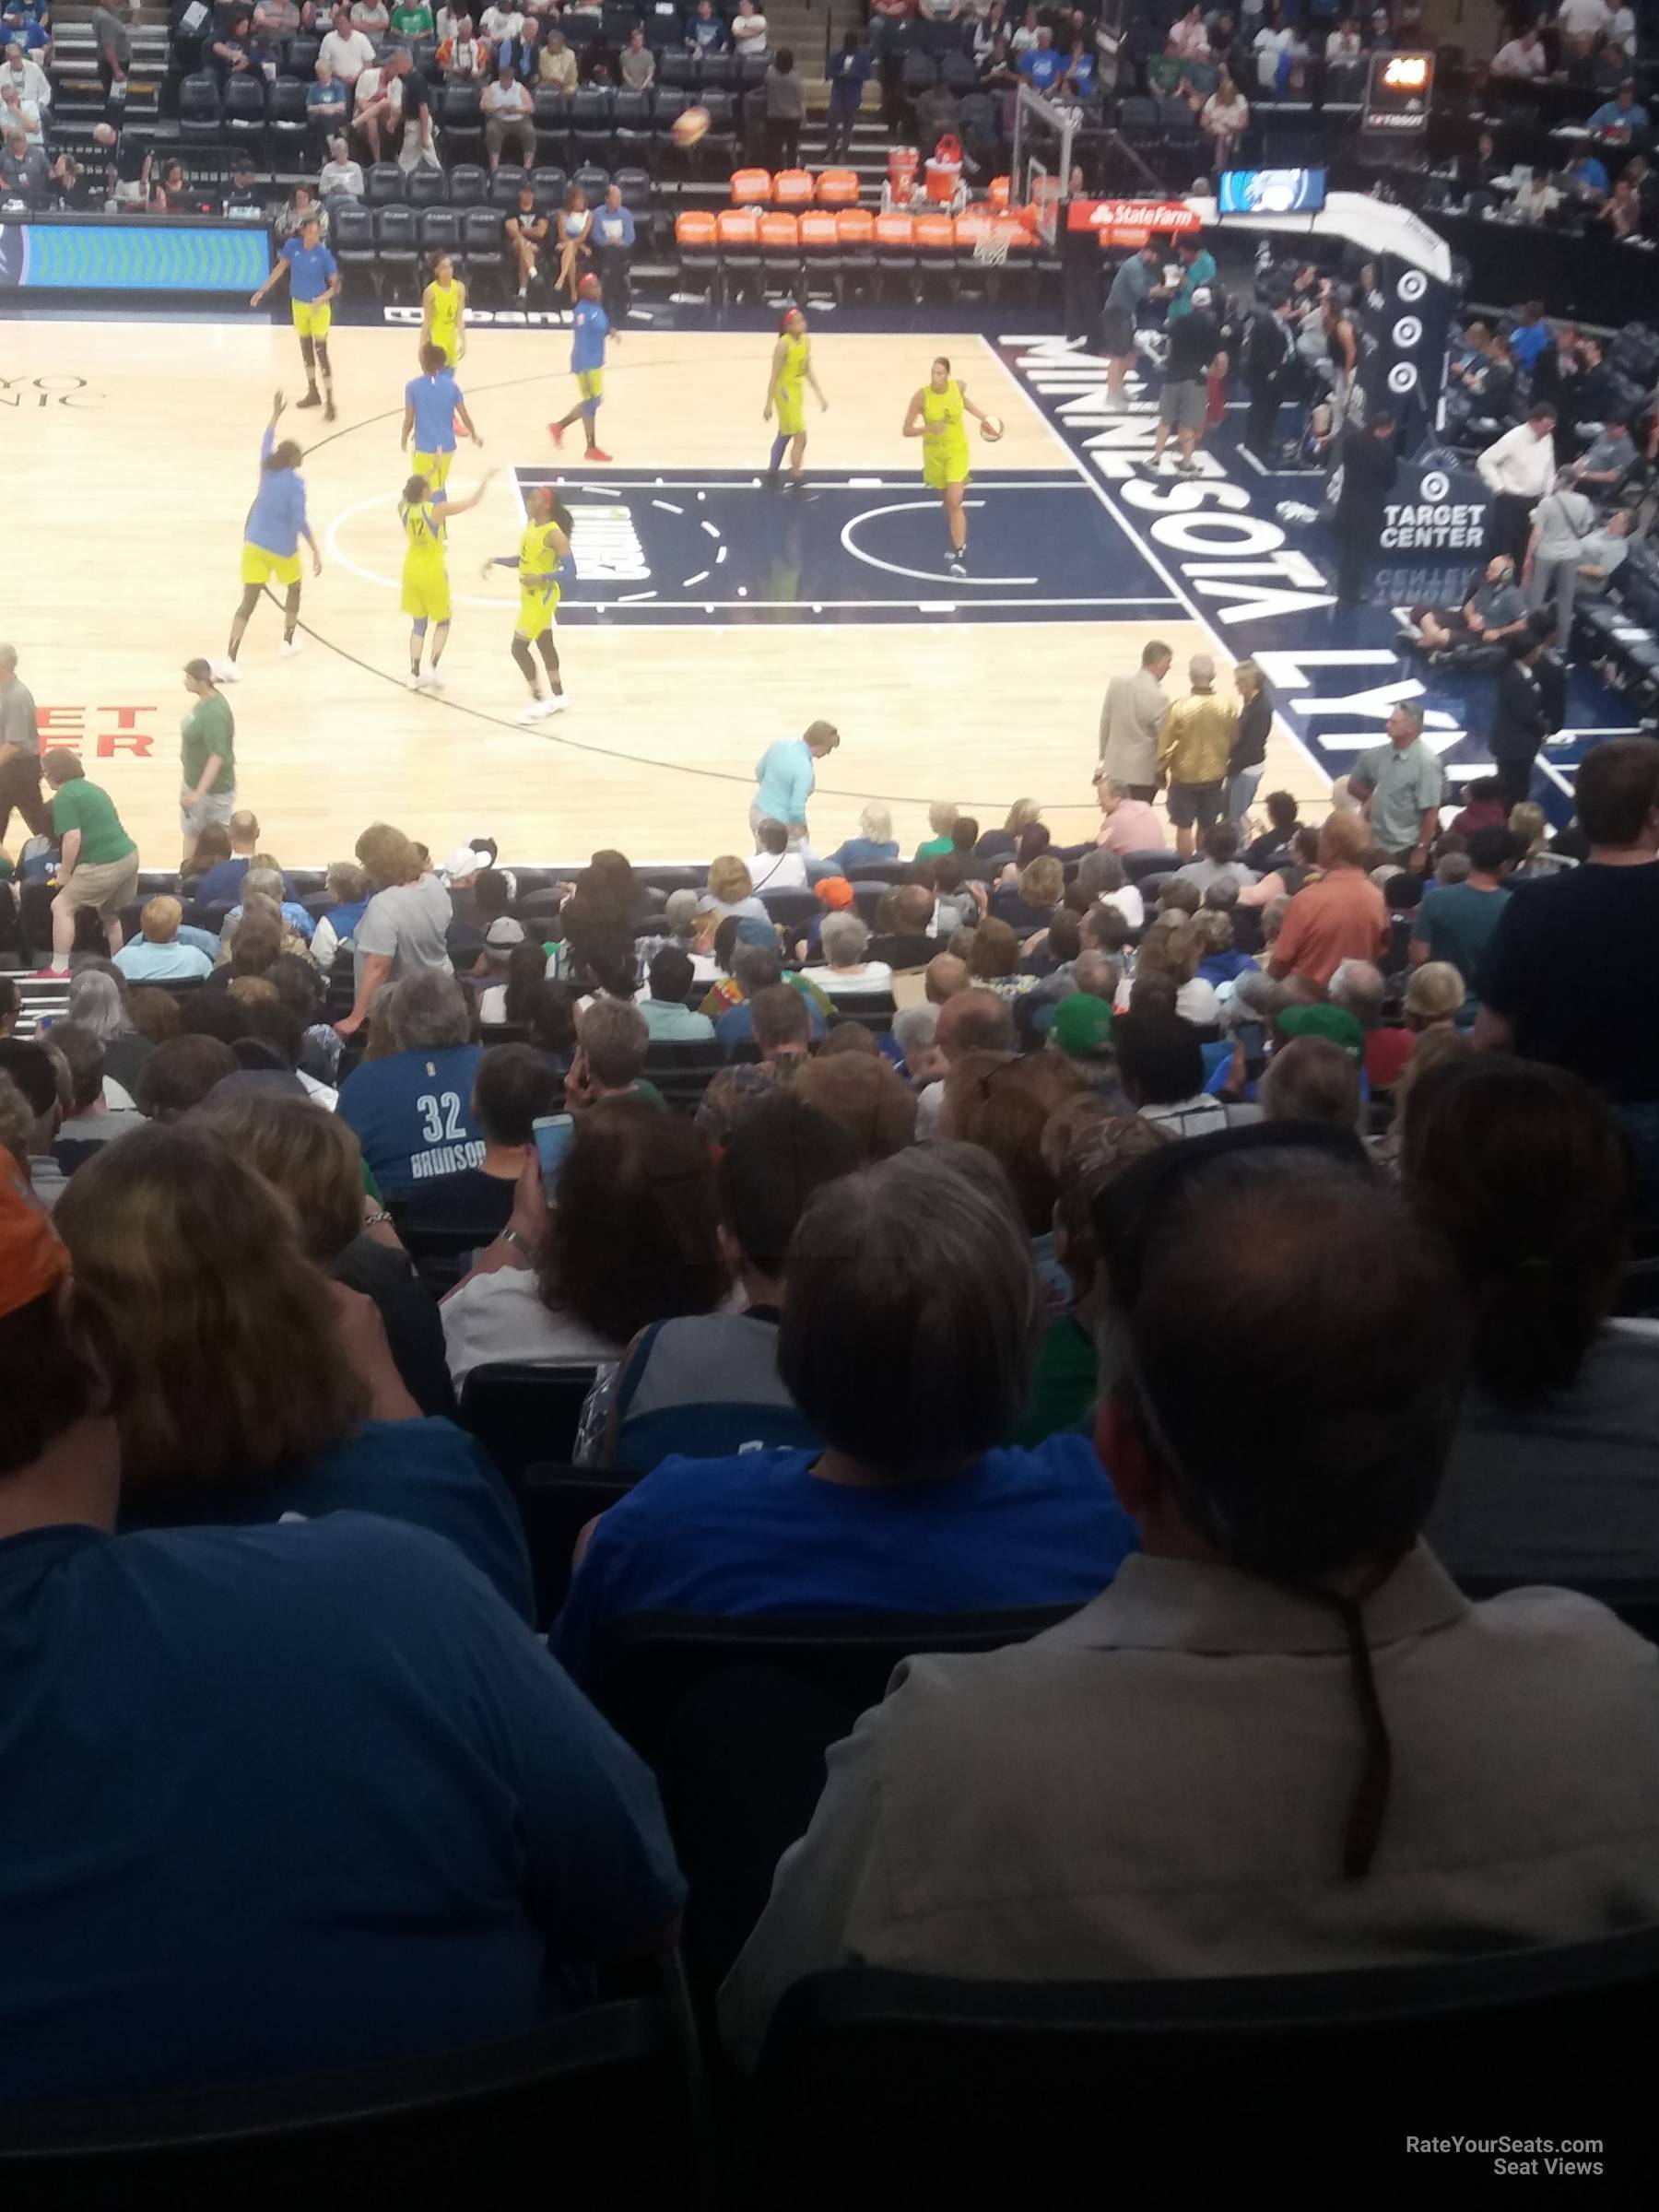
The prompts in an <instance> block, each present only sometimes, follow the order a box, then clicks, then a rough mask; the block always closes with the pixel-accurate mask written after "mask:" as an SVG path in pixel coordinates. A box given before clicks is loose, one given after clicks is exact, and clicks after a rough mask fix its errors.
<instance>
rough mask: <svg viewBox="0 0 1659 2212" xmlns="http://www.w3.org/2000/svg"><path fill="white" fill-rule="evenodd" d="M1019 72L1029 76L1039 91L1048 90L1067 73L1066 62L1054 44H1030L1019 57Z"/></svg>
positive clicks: (1021, 74)
mask: <svg viewBox="0 0 1659 2212" xmlns="http://www.w3.org/2000/svg"><path fill="white" fill-rule="evenodd" d="M1019 74H1020V76H1029V77H1030V80H1031V82H1032V84H1033V85H1035V86H1036V88H1037V89H1038V91H1039V92H1047V91H1048V90H1049V89H1050V88H1052V87H1053V86H1054V85H1057V84H1058V83H1059V82H1060V79H1061V78H1062V77H1063V76H1065V60H1064V59H1063V57H1062V56H1061V55H1059V54H1057V53H1055V52H1054V50H1053V47H1052V46H1028V47H1027V48H1026V50H1025V52H1024V53H1022V54H1021V55H1020V57H1019Z"/></svg>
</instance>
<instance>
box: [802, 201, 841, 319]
mask: <svg viewBox="0 0 1659 2212" xmlns="http://www.w3.org/2000/svg"><path fill="white" fill-rule="evenodd" d="M800 226H801V264H802V273H803V275H804V276H805V277H806V283H807V286H808V288H810V287H811V284H812V282H813V279H814V278H815V277H816V278H817V279H818V282H819V283H820V284H831V285H833V286H834V287H835V290H836V296H837V297H838V298H839V297H840V294H841V237H840V233H839V231H838V229H837V228H836V218H835V212H834V210H833V209H832V208H829V207H808V208H807V209H806V211H805V213H804V214H803V215H802V216H801V218H800Z"/></svg>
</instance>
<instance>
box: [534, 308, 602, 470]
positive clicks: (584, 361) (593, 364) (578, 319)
mask: <svg viewBox="0 0 1659 2212" xmlns="http://www.w3.org/2000/svg"><path fill="white" fill-rule="evenodd" d="M602 290H603V287H602V286H601V284H600V282H599V279H598V277H583V278H582V282H581V283H580V284H579V285H578V286H577V288H576V311H575V313H574V314H573V316H572V317H571V322H572V324H574V328H573V329H572V332H571V371H572V372H573V374H574V376H575V378H576V390H577V394H578V398H577V401H576V405H575V406H573V407H572V408H571V411H570V413H569V414H568V415H561V416H560V417H559V420H558V421H557V422H550V423H549V424H548V425H547V429H549V430H550V431H551V433H552V436H553V442H554V444H555V445H562V444H563V443H564V434H565V432H566V431H567V430H568V429H570V427H571V423H573V422H574V421H575V420H576V418H577V417H578V416H581V418H582V421H583V422H585V423H586V425H587V452H586V453H585V454H584V455H583V456H582V457H583V459H584V460H588V461H608V460H609V459H610V455H609V454H608V453H606V452H605V451H604V450H603V449H602V448H601V446H600V443H599V437H598V431H599V403H600V401H601V400H602V399H603V398H604V397H605V341H606V338H607V337H608V336H609V335H610V317H609V316H608V315H607V314H606V312H605V309H604V308H603V306H602V305H601V304H600V295H601V292H602Z"/></svg>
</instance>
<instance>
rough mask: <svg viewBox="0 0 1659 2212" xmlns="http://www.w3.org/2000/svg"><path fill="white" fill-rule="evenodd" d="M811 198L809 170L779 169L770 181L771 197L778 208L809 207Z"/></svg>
mask: <svg viewBox="0 0 1659 2212" xmlns="http://www.w3.org/2000/svg"><path fill="white" fill-rule="evenodd" d="M812 196H813V184H812V172H811V171H810V170H806V169H781V170H780V171H778V173H777V175H776V176H775V177H774V178H773V179H772V197H773V198H774V199H775V200H776V201H777V203H778V206H780V207H795V208H801V207H810V206H811V205H812Z"/></svg>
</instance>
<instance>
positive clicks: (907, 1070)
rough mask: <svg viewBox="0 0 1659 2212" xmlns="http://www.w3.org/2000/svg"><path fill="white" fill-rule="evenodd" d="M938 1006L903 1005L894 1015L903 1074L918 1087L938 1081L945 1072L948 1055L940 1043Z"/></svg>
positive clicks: (894, 1036) (896, 1042)
mask: <svg viewBox="0 0 1659 2212" xmlns="http://www.w3.org/2000/svg"><path fill="white" fill-rule="evenodd" d="M938 1031H939V1009H938V1007H937V1006H901V1007H900V1010H899V1011H898V1013H897V1014H895V1015H894V1017H893V1042H894V1043H895V1044H896V1045H897V1046H898V1047H899V1063H900V1074H901V1075H902V1076H903V1077H905V1078H906V1079H907V1080H908V1081H909V1082H910V1083H911V1084H912V1085H913V1086H914V1088H916V1089H918V1090H920V1089H921V1088H922V1086H923V1084H924V1083H933V1082H936V1081H937V1080H938V1078H939V1077H941V1076H942V1075H943V1074H944V1073H945V1055H944V1053H942V1052H941V1051H940V1050H939V1046H938Z"/></svg>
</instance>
